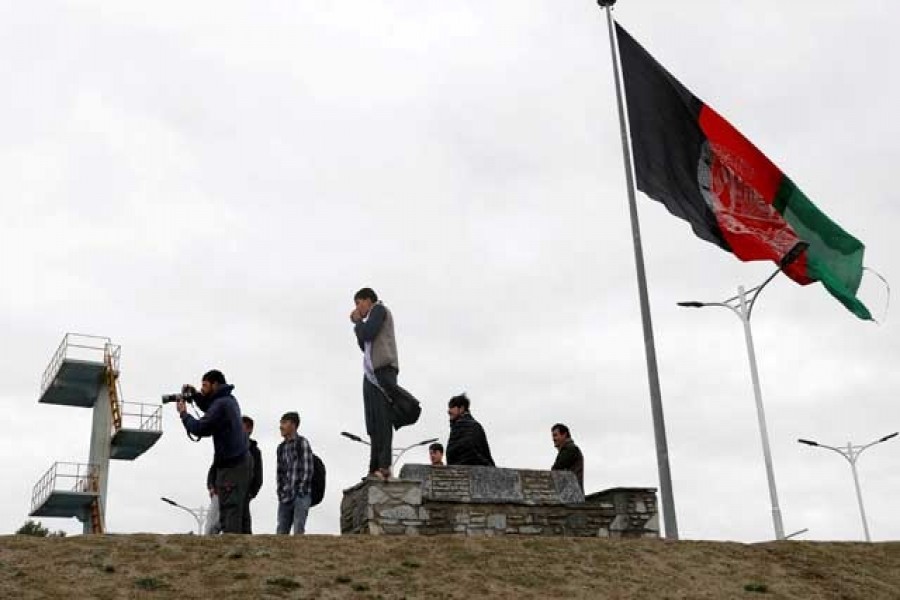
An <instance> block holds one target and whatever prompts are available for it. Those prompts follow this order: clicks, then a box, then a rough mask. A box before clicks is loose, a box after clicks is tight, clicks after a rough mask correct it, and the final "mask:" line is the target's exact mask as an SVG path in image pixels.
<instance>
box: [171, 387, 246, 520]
mask: <svg viewBox="0 0 900 600" xmlns="http://www.w3.org/2000/svg"><path fill="white" fill-rule="evenodd" d="M233 389H234V386H233V385H228V383H227V382H226V381H225V376H224V375H222V373H221V371H216V370H212V371H208V372H207V373H206V374H204V375H203V382H202V384H201V386H200V392H199V393H198V392H197V390H196V388H194V387H193V386H191V385H185V386H183V387H182V388H181V397H180V398H179V399H178V402H177V403H176V405H175V406H176V408H177V409H178V413H179V415H181V422H182V424H183V425H184V428H185V430H186V431H187V432H188V434H191V435H196V436H198V437H209V436H212V438H213V448H214V450H215V454H214V456H213V467H214V468H215V493H216V495H217V496H218V498H219V513H220V521H221V524H222V532H223V533H242V532H243V530H244V519H245V517H244V511H245V510H246V509H247V508H246V507H247V501H246V498H247V495H248V494H249V492H250V490H249V488H250V477H251V469H252V459H251V458H250V453H249V451H248V449H249V445H248V441H247V434H246V433H245V432H244V427H243V424H242V423H241V407H240V406H239V405H238V402H237V399H236V398H235V397H234V396H232V395H231V392H232V390H233ZM186 399H187V400H193V402H194V403H195V404H196V405H197V408H199V409H200V410H202V411H203V413H204V415H203V417H202V418H200V419H195V418H194V417H193V416H191V415H190V414H188V412H187V406H186V403H185V400H186Z"/></svg>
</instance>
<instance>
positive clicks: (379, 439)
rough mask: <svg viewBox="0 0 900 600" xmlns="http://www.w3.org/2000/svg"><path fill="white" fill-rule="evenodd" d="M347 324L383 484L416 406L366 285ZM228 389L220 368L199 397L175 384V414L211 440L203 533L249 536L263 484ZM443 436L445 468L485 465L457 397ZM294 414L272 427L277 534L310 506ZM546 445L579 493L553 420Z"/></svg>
mask: <svg viewBox="0 0 900 600" xmlns="http://www.w3.org/2000/svg"><path fill="white" fill-rule="evenodd" d="M353 300H354V304H355V306H354V308H353V310H352V312H351V313H350V320H351V322H352V323H353V329H354V332H355V334H356V341H357V344H358V345H359V348H360V350H361V351H362V353H363V409H364V415H365V422H366V432H367V433H368V435H369V439H370V455H369V468H368V473H367V475H366V477H367V478H372V479H377V480H386V479H388V478H390V477H392V475H393V474H392V473H391V464H392V452H391V442H392V440H393V432H394V430H395V429H399V428H400V427H404V426H407V425H411V424H413V423H415V422H416V421H417V420H418V418H419V414H420V413H421V405H420V403H419V401H418V400H417V399H416V398H415V397H414V396H413V395H412V394H410V393H409V392H408V391H407V390H405V389H404V388H402V387H401V386H400V385H399V384H398V383H397V377H398V375H399V373H400V364H399V360H398V353H397V342H396V336H395V333H394V318H393V315H392V314H391V311H390V310H389V309H388V308H387V306H385V305H384V303H383V302H381V301H380V300H379V299H378V295H377V294H376V293H375V291H374V290H373V289H372V288H362V289H361V290H359V291H358V292H356V294H355V295H354V298H353ZM233 390H234V386H233V385H230V384H228V383H227V381H226V380H225V376H224V375H223V374H222V372H221V371H217V370H212V371H208V372H207V373H205V374H204V375H203V378H202V382H201V388H200V390H199V392H198V391H197V390H196V389H195V388H194V387H193V386H191V385H185V386H183V387H182V396H181V397H180V399H179V400H178V401H177V402H176V409H177V410H178V413H179V415H180V418H181V422H182V424H183V425H184V428H185V430H186V431H187V433H188V434H189V435H190V436H197V437H210V436H211V437H212V438H213V448H214V454H213V463H212V465H211V466H210V468H209V473H208V475H207V489H208V491H209V494H210V497H211V498H212V501H213V506H214V507H215V508H217V509H218V518H217V519H216V518H213V519H211V526H210V527H209V528H208V532H210V533H212V532H223V533H252V519H251V516H250V501H251V500H253V499H254V498H256V496H257V494H258V493H259V490H260V488H261V487H262V483H263V459H262V453H261V452H260V450H259V446H258V445H257V443H256V441H255V440H253V439H252V438H251V437H250V436H251V435H252V434H253V427H254V422H253V419H252V418H250V417H249V416H247V415H242V414H241V409H240V406H239V405H238V402H237V399H236V398H235V397H234V395H233V394H232V391H233ZM190 400H192V401H193V402H194V403H195V404H196V406H197V407H198V408H199V409H200V410H201V411H203V413H204V414H203V416H202V417H200V418H196V417H194V416H192V415H191V414H190V413H189V412H188V411H187V405H186V401H190ZM447 415H448V417H449V420H450V435H449V437H448V440H447V448H446V464H447V465H451V466H452V465H471V466H488V467H493V466H495V464H494V459H493V457H492V456H491V448H490V445H489V444H488V440H487V435H486V434H485V431H484V428H483V427H482V426H481V424H480V423H479V422H478V421H476V420H475V418H474V417H473V416H472V412H471V402H470V400H469V398H468V397H467V396H466V395H465V394H460V395H457V396H453V397H452V398H450V400H449V402H448V403H447ZM299 426H300V415H299V414H298V413H296V412H287V413H285V414H284V415H283V416H282V417H281V420H280V422H279V431H280V433H281V436H282V438H283V440H282V442H281V443H280V444H279V445H278V449H277V452H276V461H277V481H276V490H277V496H278V525H277V532H278V533H279V534H287V533H290V532H291V531H292V530H293V532H294V533H295V534H299V533H304V532H305V529H306V519H307V515H308V513H309V509H310V507H311V506H312V504H313V489H312V486H313V479H314V470H315V468H314V461H315V460H316V458H315V456H314V454H313V451H312V447H311V446H310V444H309V440H307V439H306V438H305V437H303V436H301V435H300V434H299V433H298V432H297V430H298V428H299ZM551 435H552V439H553V444H554V445H555V446H556V448H557V450H558V454H557V458H556V461H555V462H554V464H553V467H552V469H554V470H569V471H572V472H574V473H575V475H576V477H577V479H578V483H579V485H580V486H581V487H582V489H584V457H583V455H582V453H581V450H579V449H578V447H577V446H576V445H575V443H574V441H573V440H572V438H571V435H570V432H569V428H568V427H566V426H565V425H563V424H562V423H557V424H556V425H554V426H553V427H552V428H551ZM429 455H430V458H431V463H432V465H436V466H437V465H443V464H444V447H443V446H442V445H441V444H432V446H431V447H430V448H429Z"/></svg>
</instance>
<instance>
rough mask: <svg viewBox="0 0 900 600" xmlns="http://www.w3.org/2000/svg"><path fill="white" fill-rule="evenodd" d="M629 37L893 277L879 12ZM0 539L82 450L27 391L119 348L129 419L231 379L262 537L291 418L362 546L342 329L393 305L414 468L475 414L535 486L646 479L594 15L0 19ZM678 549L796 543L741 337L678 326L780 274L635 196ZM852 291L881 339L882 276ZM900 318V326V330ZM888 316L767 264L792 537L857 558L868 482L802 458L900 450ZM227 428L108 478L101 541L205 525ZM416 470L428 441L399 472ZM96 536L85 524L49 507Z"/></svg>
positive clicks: (110, 6) (58, 6) (761, 322)
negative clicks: (567, 471)
mask: <svg viewBox="0 0 900 600" xmlns="http://www.w3.org/2000/svg"><path fill="white" fill-rule="evenodd" d="M616 15H617V17H618V19H619V20H620V22H621V23H622V24H623V25H624V26H625V27H626V28H627V29H628V30H629V31H630V32H631V33H632V35H634V36H635V38H636V39H637V40H638V41H639V42H640V43H642V44H643V45H644V46H645V47H646V48H647V49H648V50H649V51H650V52H651V53H652V54H653V55H654V56H656V58H657V59H658V60H659V61H660V62H662V63H663V64H664V65H665V66H666V67H667V68H668V69H669V70H670V71H671V72H672V73H673V74H674V75H675V76H676V77H678V78H679V79H680V80H681V81H682V82H683V83H684V84H685V85H686V86H687V87H688V88H689V89H690V90H692V91H693V92H694V93H695V94H696V95H697V96H699V97H700V98H702V99H703V100H705V101H706V102H708V103H709V104H710V105H711V106H713V107H714V108H715V109H716V110H717V111H719V112H720V113H721V114H723V115H724V116H725V117H726V118H728V119H729V120H730V121H731V122H732V123H733V124H734V125H735V126H736V127H738V128H739V129H740V130H741V131H742V132H743V133H744V134H745V135H747V136H748V137H749V138H750V139H751V140H753V141H754V142H755V143H756V144H757V145H758V146H759V147H760V148H761V149H762V150H763V152H765V153H766V154H767V155H768V156H769V157H770V158H771V159H772V160H773V161H774V162H775V163H776V164H778V165H779V166H780V167H781V168H782V169H783V170H784V171H785V172H786V173H787V174H788V175H789V176H790V177H791V178H792V179H793V180H794V181H795V182H796V183H797V184H798V185H799V186H800V187H801V188H802V189H803V190H804V191H805V192H806V193H807V195H808V196H809V197H810V198H811V199H812V200H813V201H814V202H815V203H816V204H817V205H818V206H819V207H820V208H821V209H822V210H823V211H824V212H825V213H826V214H828V215H829V216H830V217H832V218H833V219H834V220H836V221H837V222H838V223H840V224H841V225H842V226H843V227H844V228H845V229H847V230H848V231H850V232H851V233H853V234H854V235H856V236H857V237H858V238H860V239H861V240H862V241H863V242H864V243H865V244H866V247H867V248H866V263H867V264H868V265H869V266H871V267H873V268H874V269H876V270H878V271H879V272H881V273H882V274H883V275H884V276H885V277H887V278H888V279H889V280H890V281H892V282H894V283H896V282H898V281H900V277H898V271H900V257H898V254H897V252H896V233H895V227H896V223H897V221H898V217H900V209H898V207H897V202H896V201H897V198H896V191H895V186H894V176H895V175H896V169H897V164H898V163H900V149H898V147H897V144H896V140H897V139H900V120H898V119H897V117H896V106H897V105H898V104H900V83H898V81H897V76H896V64H897V58H898V56H897V51H896V40H895V38H896V23H897V22H898V18H900V8H898V7H897V4H896V3H889V2H887V0H872V1H870V2H866V3H864V4H863V5H860V6H859V7H855V6H850V5H848V4H847V3H846V2H838V1H836V0H826V1H818V2H811V1H806V0H803V1H800V0H797V1H793V2H783V1H777V0H763V1H760V2H753V3H735V2H728V3H723V2H717V1H713V0H694V1H693V2H682V3H672V2H668V1H665V0H641V1H640V2H636V1H634V2H628V1H626V0H623V1H622V2H620V4H619V6H618V7H617V10H616ZM0 77H2V81H3V84H4V85H3V87H4V92H3V94H0V196H2V202H0V257H2V258H0V260H2V263H0V339H2V344H3V361H2V363H0V378H2V382H3V385H2V387H0V406H2V408H3V414H4V415H5V416H4V419H3V423H4V425H5V427H4V428H3V429H4V434H3V435H2V436H0V457H2V458H0V460H2V472H3V474H4V485H3V492H2V493H0V532H12V531H14V530H15V529H16V528H18V526H19V525H21V524H22V522H24V520H25V519H26V518H27V513H28V511H29V507H30V499H31V493H32V487H33V485H34V484H35V483H36V482H37V481H38V479H39V478H40V476H41V475H42V474H43V473H44V471H46V470H47V469H48V468H49V467H50V466H51V465H52V464H53V463H54V462H55V461H86V460H87V454H88V442H89V436H90V411H89V410H87V409H77V408H66V407H60V406H52V405H44V404H38V402H37V398H38V393H39V383H40V376H41V373H42V372H43V370H44V368H45V366H46V365H47V363H48V362H49V361H50V358H51V356H52V354H53V352H54V350H55V349H56V347H57V345H58V344H59V342H60V340H61V339H62V337H63V335H64V334H65V333H66V332H67V331H77V332H82V333H91V334H97V335H104V336H109V337H111V338H112V339H113V341H114V342H115V343H118V344H121V345H122V349H123V350H122V365H121V372H122V375H121V382H122V387H123V391H124V394H125V397H126V398H125V399H126V400H131V401H143V402H157V401H158V398H159V395H160V394H162V393H170V392H173V391H177V390H178V388H179V386H180V385H181V384H182V383H185V382H198V380H199V378H200V375H201V374H202V373H203V372H204V371H205V370H207V369H209V368H219V369H221V370H222V371H223V372H224V373H225V375H226V377H228V379H229V381H230V382H232V383H234V384H235V385H236V390H235V395H236V396H237V398H238V399H239V401H240V403H241V406H242V409H243V410H244V412H245V413H247V414H250V415H252V416H253V417H254V418H255V419H256V422H257V431H256V434H255V437H256V439H257V440H258V441H259V444H260V446H261V448H262V451H263V456H264V460H265V478H266V479H265V484H264V486H263V489H262V492H261V494H260V496H259V498H257V499H256V500H255V502H254V503H253V505H252V506H253V516H254V524H255V530H256V531H257V532H261V533H272V532H274V529H275V512H276V499H275V488H274V483H273V482H274V473H275V471H274V466H275V460H274V455H275V447H276V445H277V443H278V441H279V439H278V433H277V425H278V418H279V416H280V415H281V414H282V413H283V412H285V411H287V410H298V411H299V412H300V414H301V417H302V423H301V433H303V434H304V435H306V436H308V438H309V440H310V442H311V444H312V446H313V448H314V450H315V451H316V452H317V453H318V454H319V455H320V456H321V457H322V458H323V460H324V461H325V463H326V464H327V466H328V477H329V480H328V491H327V494H326V499H325V502H324V503H323V504H322V505H321V506H320V507H318V508H315V509H313V510H312V512H311V514H310V519H309V523H308V530H309V531H311V532H316V533H337V532H338V531H339V517H338V507H339V503H340V498H341V490H342V489H343V488H345V487H349V486H350V485H352V484H354V483H356V482H357V481H359V478H360V477H361V476H362V475H364V474H365V471H366V467H367V456H368V454H367V449H366V448H364V447H363V446H360V445H358V444H353V443H352V442H350V441H348V440H346V439H344V438H342V437H340V436H339V432H340V431H342V430H347V431H352V432H356V433H359V434H364V433H365V425H364V421H363V411H362V393H361V389H362V367H361V360H362V359H361V355H360V352H359V350H358V348H357V347H356V345H355V343H354V338H353V335H352V333H351V328H350V323H349V320H348V318H347V317H348V314H349V312H350V310H351V308H352V296H353V293H354V291H355V290H356V289H358V288H359V287H362V286H372V287H374V288H375V289H376V291H377V292H378V293H379V294H380V296H381V297H382V298H383V299H384V301H385V302H386V304H387V305H388V306H389V307H390V308H391V309H392V310H393V312H394V316H395V320H396V330H397V338H398V344H399V350H400V362H401V373H400V382H401V384H402V385H404V386H405V387H407V388H408V389H410V390H411V391H412V392H413V393H414V394H416V395H417V396H418V397H419V398H420V399H421V400H422V402H423V408H424V409H423V413H422V417H421V419H420V421H419V423H417V424H416V425H415V426H413V427H410V428H405V429H402V430H401V431H400V432H399V433H398V434H397V435H396V436H395V444H396V445H406V444H409V443H412V442H415V441H419V440H422V439H426V438H430V437H440V438H441V439H444V440H445V439H446V435H447V431H448V425H447V422H446V401H447V399H449V397H450V396H452V395H454V394H456V393H458V392H461V391H464V390H465V391H467V392H468V393H469V395H470V397H471V399H472V412H473V414H474V415H475V417H476V418H477V419H479V420H480V421H481V422H482V424H483V425H484V427H485V429H486V430H487V433H488V436H489V440H490V443H491V447H492V449H493V453H494V457H495V459H496V461H497V463H498V465H500V466H508V467H528V468H548V467H549V465H550V464H552V462H553V459H554V455H555V450H554V448H553V446H552V444H551V440H550V431H549V429H550V426H551V425H552V424H553V423H555V422H557V421H562V422H565V423H568V424H569V425H570V427H571V430H572V433H573V436H574V438H575V440H576V442H577V443H578V444H579V445H580V446H581V448H582V450H583V451H584V452H585V454H586V457H587V466H586V473H585V484H586V488H587V489H588V491H596V490H600V489H605V488H609V487H616V486H656V485H657V484H658V476H657V471H656V458H655V451H654V439H653V427H652V422H651V419H650V404H649V393H648V385H647V377H646V366H645V360H644V350H643V341H642V333H641V324H640V313H639V308H638V301H637V287H636V283H635V275H634V259H633V255H632V248H631V236H630V230H629V222H628V213H627V204H626V187H625V182H624V175H623V169H622V155H621V148H620V141H619V135H618V123H617V116H616V109H615V95H614V91H613V87H612V74H611V66H610V56H609V46H608V39H607V33H606V26H605V22H604V20H603V18H602V14H601V13H600V12H599V10H598V9H597V7H596V3H595V2H594V1H593V0H582V1H578V2H575V1H569V2H561V1H560V0H516V1H514V2H513V1H509V0H495V1H492V2H485V1H483V0H458V1H456V2H446V1H437V0H417V1H416V2H401V1H397V0H394V1H390V0H365V1H362V0H347V1H341V2H307V3H297V2H225V1H218V2H199V1H198V2H181V1H178V2H176V1H173V0H157V1H156V2H151V3H148V2H131V1H125V0H122V1H119V2H115V3H110V2H99V1H93V0H81V1H78V0H73V1H69V2H54V1H49V0H41V1H37V2H12V1H11V0H7V1H5V2H0ZM638 201H639V211H640V216H641V224H642V228H643V237H644V243H645V253H646V263H647V272H648V282H649V288H650V300H651V308H652V314H653V319H654V326H655V335H656V340H657V351H658V354H659V366H660V379H661V385H662V395H663V403H664V409H665V416H666V420H667V427H668V441H669V451H670V457H671V469H672V475H673V482H674V494H675V503H676V508H677V518H678V524H679V528H680V532H681V535H682V537H683V538H691V539H728V540H741V541H758V540H765V539H771V538H772V536H773V532H772V522H771V515H770V505H769V496H768V492H767V487H766V477H765V470H764V465H763V460H762V452H761V446H760V436H759V430H758V427H757V422H756V413H755V409H754V403H753V395H752V389H751V385H750V377H749V370H748V366H747V356H746V352H745V346H744V339H743V333H742V329H741V324H740V322H739V321H738V319H737V318H735V317H734V316H733V315H731V314H729V313H727V312H726V311H725V310H723V309H715V308H709V309H703V310H690V311H688V310H685V309H679V308H677V307H676V305H675V302H676V301H678V300H685V299H701V300H710V301H714V300H720V299H724V298H725V297H728V296H730V295H732V294H733V293H734V291H735V289H736V287H737V286H738V285H739V284H745V285H747V286H748V287H750V286H753V285H755V284H756V283H758V282H759V281H761V280H762V279H763V278H765V277H766V276H767V275H768V274H769V273H770V272H771V270H772V269H773V267H772V265H771V264H763V263H753V264H743V263H740V262H739V261H737V260H736V259H735V258H734V257H733V256H732V255H730V254H727V253H725V252H723V251H721V250H720V249H718V248H717V247H715V246H713V245H711V244H708V243H705V242H703V241H701V240H699V239H698V238H696V237H694V236H693V234H692V233H691V230H690V227H689V226H688V225H687V224H686V223H684V222H683V221H679V220H677V219H675V218H674V217H671V216H670V215H669V214H668V213H667V212H666V211H665V209H664V208H663V207H662V206H661V205H659V204H657V203H655V202H653V201H651V200H649V199H648V198H646V197H645V196H643V195H639V196H638ZM861 296H862V298H863V300H864V301H865V302H866V303H867V304H868V306H869V307H870V308H871V309H872V311H873V313H874V314H875V315H877V316H879V317H881V316H883V314H884V310H885V301H886V294H885V291H884V288H883V286H881V285H880V284H879V283H878V282H877V280H876V279H874V278H870V277H869V276H867V277H866V279H865V280H864V282H863V286H862V289H861ZM894 316H895V317H896V315H894ZM898 323H900V320H898V319H896V318H894V319H888V320H887V322H886V323H884V324H882V325H875V324H873V323H867V322H862V321H859V320H858V319H856V318H855V317H854V316H853V315H852V314H851V313H849V312H848V311H847V310H846V309H844V308H843V307H842V306H841V305H840V304H839V303H838V302H837V301H835V300H834V299H832V298H831V297H830V296H829V295H828V293H827V292H826V291H825V290H824V288H822V287H821V286H820V285H818V284H815V285H811V286H808V287H801V286H798V285H796V284H794V283H793V282H791V281H790V280H788V279H787V278H784V277H779V278H778V279H777V280H775V281H774V282H773V283H772V284H771V286H770V287H768V288H767V289H766V290H765V293H764V294H763V295H762V296H761V297H760V302H759V304H758V306H757V308H756V310H755V311H754V318H753V327H754V330H753V331H754V335H755V342H756V348H757V352H758V358H759V368H760V377H761V381H762V389H763V396H764V400H765V406H766V411H767V416H768V424H769V432H770V437H771V445H772V452H773V457H774V466H775V475H776V480H777V484H778V493H779V496H780V501H781V509H782V513H783V516H784V522H785V529H786V530H787V531H788V532H792V531H796V530H799V529H801V528H809V532H808V533H807V534H805V535H804V536H803V538H804V539H829V540H830V539H837V540H844V539H849V540H854V539H860V538H861V537H862V529H861V525H860V519H859V513H858V509H857V505H856V499H855V495H854V491H853V483H852V479H851V474H850V469H849V468H848V465H847V464H846V462H845V461H843V460H842V459H841V458H840V457H839V456H837V455H835V454H833V453H829V452H827V451H824V450H821V449H813V448H809V447H806V446H801V445H799V444H797V443H796V439H797V438H798V437H806V438H812V439H817V440H819V441H821V442H823V443H828V444H832V445H840V444H846V443H847V441H848V440H852V441H853V442H855V443H864V442H868V441H871V440H873V439H877V438H879V437H881V436H882V435H885V434H888V433H891V432H893V431H896V430H898V429H900V403H898V393H897V392H898V387H900V371H898V369H897V357H898V356H900V336H898ZM211 456H212V444H211V442H210V441H208V440H204V441H203V442H202V443H199V444H195V443H192V442H190V441H189V440H188V439H187V438H186V437H185V435H184V431H183V428H182V427H181V425H180V423H179V422H178V419H177V416H176V413H175V409H174V407H173V406H167V407H166V411H165V417H164V435H163V437H162V438H161V439H160V441H159V442H158V443H157V444H156V446H155V447H154V448H152V449H151V450H150V451H149V452H148V453H147V454H145V455H144V456H142V457H140V458H139V459H138V460H136V461H134V462H113V464H112V467H111V478H110V483H109V497H108V498H109V499H108V514H107V526H108V529H109V530H110V531H112V532H139V531H153V532H164V533H165V532H172V533H174V532H185V531H188V530H189V529H190V528H191V527H192V526H193V522H192V520H191V518H190V517H189V516H188V515H187V514H185V513H182V512H179V511H177V510H176V509H173V508H171V507H169V506H167V505H165V504H163V503H162V502H160V501H159V497H160V496H169V497H172V498H174V499H176V500H178V501H180V502H182V503H183V504H186V505H188V506H194V507H197V506H200V505H205V504H206V494H205V489H204V488H205V486H204V478H205V473H206V468H207V466H208V464H209V461H210V459H211ZM407 457H408V460H409V461H410V462H424V461H425V460H426V453H425V451H424V449H423V450H422V451H419V452H411V453H409V454H408V455H407ZM898 461H900V438H898V439H895V440H892V441H890V442H888V443H886V444H883V445H880V446H878V447H875V448H872V449H870V450H868V451H867V452H866V454H864V455H863V457H862V459H861V460H860V463H859V474H860V479H861V483H862V487H863V494H864V498H865V502H866V509H867V512H868V516H869V525H870V527H871V530H872V536H873V538H874V539H876V540H886V539H898V538H900V518H898V515H897V512H896V503H897V497H898V496H900V471H898V469H897V463H898ZM44 523H45V524H46V525H48V526H50V527H52V528H54V529H64V530H66V531H68V532H72V533H74V532H78V531H80V524H78V523H77V522H76V521H75V520H74V519H72V520H63V519H45V520H44Z"/></svg>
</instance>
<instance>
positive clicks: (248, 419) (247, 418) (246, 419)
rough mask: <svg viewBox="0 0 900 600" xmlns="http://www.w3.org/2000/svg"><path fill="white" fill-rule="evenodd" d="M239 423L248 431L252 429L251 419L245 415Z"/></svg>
mask: <svg viewBox="0 0 900 600" xmlns="http://www.w3.org/2000/svg"><path fill="white" fill-rule="evenodd" d="M241 423H243V424H244V425H246V426H247V427H249V428H250V429H253V419H251V418H250V417H248V416H247V415H243V416H242V417H241Z"/></svg>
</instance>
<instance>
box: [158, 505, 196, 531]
mask: <svg viewBox="0 0 900 600" xmlns="http://www.w3.org/2000/svg"><path fill="white" fill-rule="evenodd" d="M160 500H162V501H163V502H165V503H166V504H171V505H172V506H174V507H176V508H180V509H181V510H184V511H187V512H188V513H190V515H191V516H192V517H194V519H196V520H197V535H203V520H204V519H205V518H206V509H205V508H203V507H202V506H201V507H200V508H198V509H196V510H194V509H193V508H188V507H187V506H182V505H180V504H178V503H177V502H175V501H174V500H170V499H169V498H160Z"/></svg>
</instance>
